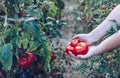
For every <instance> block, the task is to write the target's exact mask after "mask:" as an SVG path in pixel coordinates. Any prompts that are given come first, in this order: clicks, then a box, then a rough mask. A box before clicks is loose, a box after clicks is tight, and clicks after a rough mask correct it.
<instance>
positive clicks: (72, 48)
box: [66, 39, 88, 56]
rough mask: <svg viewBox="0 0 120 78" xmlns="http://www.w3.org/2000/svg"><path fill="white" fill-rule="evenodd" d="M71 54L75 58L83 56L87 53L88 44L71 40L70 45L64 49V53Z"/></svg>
mask: <svg viewBox="0 0 120 78" xmlns="http://www.w3.org/2000/svg"><path fill="white" fill-rule="evenodd" d="M69 52H72V53H73V54H74V55H75V56H77V55H85V54H86V53H87V52H88V44H87V43H85V42H80V40H78V39H73V40H72V41H71V42H70V45H68V46H67V47H66V53H67V54H69Z"/></svg>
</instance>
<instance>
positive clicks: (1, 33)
mask: <svg viewBox="0 0 120 78" xmlns="http://www.w3.org/2000/svg"><path fill="white" fill-rule="evenodd" d="M0 1H1V2H2V9H0V18H1V23H0V62H1V63H2V65H3V68H4V69H5V70H6V71H10V72H9V73H8V76H9V78H10V77H11V78H14V76H15V75H16V74H17V73H19V72H20V71H22V68H25V69H26V70H29V71H31V69H33V70H36V69H37V67H39V66H41V67H42V68H43V70H42V71H43V72H45V73H44V75H49V73H50V72H51V71H52V69H51V65H52V64H53V63H52V64H51V63H50V62H51V58H53V57H54V56H53V55H52V56H51V51H52V48H53V49H54V47H52V46H51V39H52V38H54V37H62V35H61V34H60V32H59V31H58V30H59V29H61V28H62V26H63V25H64V22H63V21H61V20H60V19H58V18H59V17H60V10H61V9H59V7H58V6H59V5H58V1H55V2H54V1H52V0H25V1H24V0H17V1H15V0H8V1H4V0H0ZM30 52H32V53H34V55H33V54H31V53H30ZM35 56H37V57H35ZM35 58H36V60H35ZM6 61H7V62H6ZM13 71H15V72H14V73H11V72H13ZM35 72H36V71H32V72H29V73H31V74H33V73H35ZM37 73H39V74H41V72H37ZM35 75H36V74H34V76H35Z"/></svg>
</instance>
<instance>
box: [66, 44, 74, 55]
mask: <svg viewBox="0 0 120 78" xmlns="http://www.w3.org/2000/svg"><path fill="white" fill-rule="evenodd" d="M66 52H67V54H69V52H74V47H72V46H70V45H69V46H68V47H67V48H66Z"/></svg>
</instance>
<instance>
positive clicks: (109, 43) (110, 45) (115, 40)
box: [94, 30, 120, 55]
mask: <svg viewBox="0 0 120 78" xmlns="http://www.w3.org/2000/svg"><path fill="white" fill-rule="evenodd" d="M118 47H120V30H119V31H118V32H116V33H115V34H113V35H112V36H110V37H108V38H107V39H105V40H104V41H102V42H101V43H100V44H99V45H98V46H97V52H95V53H94V55H98V54H102V53H104V52H107V51H110V50H113V49H115V48H118Z"/></svg>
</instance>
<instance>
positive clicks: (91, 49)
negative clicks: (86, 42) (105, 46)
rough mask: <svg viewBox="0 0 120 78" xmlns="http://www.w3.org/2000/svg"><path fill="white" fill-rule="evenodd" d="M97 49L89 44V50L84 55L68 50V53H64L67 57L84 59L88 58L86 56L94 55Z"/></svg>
mask: <svg viewBox="0 0 120 78" xmlns="http://www.w3.org/2000/svg"><path fill="white" fill-rule="evenodd" d="M97 50H98V47H97V46H89V51H88V52H87V54H85V55H77V56H75V55H74V54H73V53H72V52H69V54H66V55H67V56H68V57H72V58H74V59H77V60H84V59H88V58H90V57H92V56H94V55H95V54H96V52H97Z"/></svg>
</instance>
